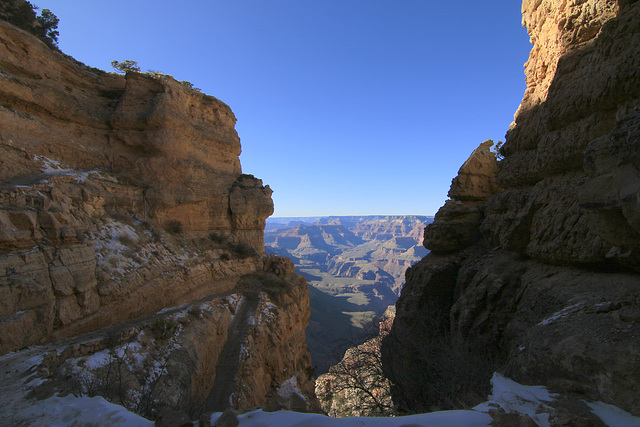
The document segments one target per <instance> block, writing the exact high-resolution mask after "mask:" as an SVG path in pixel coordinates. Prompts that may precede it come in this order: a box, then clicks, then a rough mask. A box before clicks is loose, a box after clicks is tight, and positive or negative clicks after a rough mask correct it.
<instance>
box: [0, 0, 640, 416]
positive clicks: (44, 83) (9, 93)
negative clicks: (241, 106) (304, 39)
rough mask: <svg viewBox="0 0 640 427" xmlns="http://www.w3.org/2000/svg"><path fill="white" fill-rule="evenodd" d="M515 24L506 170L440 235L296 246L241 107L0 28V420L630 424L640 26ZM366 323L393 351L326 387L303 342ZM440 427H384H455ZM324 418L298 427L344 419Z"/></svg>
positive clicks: (455, 206)
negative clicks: (523, 34) (332, 322)
mask: <svg viewBox="0 0 640 427" xmlns="http://www.w3.org/2000/svg"><path fill="white" fill-rule="evenodd" d="M20 1H21V0H14V3H17V2H20ZM522 13H523V24H524V25H525V26H526V28H527V31H528V33H529V35H530V38H531V42H532V44H533V48H532V50H531V53H530V57H529V60H528V61H527V63H526V64H525V74H526V80H527V89H526V91H525V93H524V97H523V100H522V103H521V105H520V107H519V108H518V111H517V112H516V114H515V118H514V122H513V123H512V125H511V127H510V128H509V130H508V133H507V136H506V141H505V143H504V144H503V145H502V146H501V147H500V148H499V150H498V151H499V156H498V158H499V159H498V158H497V157H496V154H495V153H494V152H492V151H491V147H492V145H493V142H492V141H485V142H483V143H481V144H480V145H479V146H478V148H477V149H476V150H475V151H474V152H473V153H471V155H470V157H469V159H468V160H467V161H466V162H465V163H464V164H463V165H462V167H461V168H460V170H459V171H458V175H457V176H456V177H455V178H454V179H453V181H452V184H451V188H450V191H449V193H448V197H449V199H448V200H447V201H446V202H445V204H444V206H442V208H441V209H440V210H439V211H438V213H437V214H436V216H435V218H434V219H433V221H431V219H432V218H427V217H417V216H415V217H326V218H320V217H319V218H313V219H308V218H297V219H289V220H290V221H294V222H292V223H290V224H288V225H287V223H286V222H279V219H272V220H270V222H267V218H268V217H269V216H270V215H272V214H273V211H274V207H273V201H272V199H271V194H272V191H271V189H270V188H269V186H267V185H264V184H263V182H262V181H261V180H260V179H258V178H256V177H254V176H252V175H249V174H245V173H243V171H242V168H241V166H240V160H239V155H240V152H241V145H240V139H239V137H238V134H237V133H236V130H235V124H236V118H235V115H234V114H233V112H232V111H231V109H230V107H229V106H227V105H226V104H225V103H223V102H222V101H220V100H218V99H216V98H214V97H212V96H209V95H205V94H202V93H200V92H198V91H195V90H193V89H191V88H190V87H189V86H188V85H185V84H182V83H181V82H178V81H176V80H175V79H173V78H172V77H171V76H167V75H163V74H160V73H138V72H129V73H127V74H126V75H117V74H113V73H105V72H103V71H101V70H97V69H93V68H90V67H87V66H85V65H83V64H81V63H79V62H77V61H75V60H74V59H73V58H70V57H68V56H66V55H64V54H63V53H61V52H59V51H57V50H55V49H52V48H51V46H49V45H47V44H45V43H43V42H42V41H41V40H39V39H38V38H36V37H34V36H33V35H31V34H29V33H28V32H25V31H23V30H21V29H19V28H17V27H15V26H14V25H12V24H10V23H7V22H4V21H1V20H0V122H1V123H2V127H1V128H0V404H1V405H2V407H3V421H4V422H6V423H7V424H10V425H48V422H49V421H50V420H51V417H52V416H53V414H54V413H55V412H56V411H63V410H66V411H71V412H67V414H71V415H68V416H70V417H71V419H73V420H81V419H83V418H82V417H83V413H82V409H83V408H86V407H88V406H90V407H91V408H93V409H92V410H93V411H98V408H106V409H104V412H102V413H101V415H100V417H101V418H100V422H103V423H104V424H107V425H109V424H110V423H111V424H117V423H118V422H120V421H121V418H119V417H121V416H122V415H119V414H121V413H120V412H118V411H119V409H118V410H115V409H113V408H114V407H115V405H113V406H109V405H110V404H107V403H106V402H105V400H104V399H103V397H104V398H106V399H107V400H109V401H111V402H113V403H115V404H117V405H120V406H121V407H124V408H126V410H127V411H130V412H135V413H137V414H139V415H141V416H143V417H146V418H148V419H153V420H155V421H156V424H157V425H190V424H191V423H192V421H193V420H198V421H199V422H200V425H210V424H216V423H217V424H218V425H221V424H223V422H222V420H224V419H225V418H226V419H227V421H225V422H228V423H230V424H233V425H235V424H234V423H233V421H236V422H237V420H238V419H237V418H236V416H235V415H234V412H233V411H235V413H241V412H246V414H244V415H242V416H240V417H238V418H239V419H240V420H241V422H242V425H251V423H252V422H256V420H258V419H266V418H261V417H268V416H271V414H279V415H277V416H282V417H285V416H288V415H283V414H290V413H288V412H272V411H278V410H281V409H285V410H290V411H296V412H314V411H320V403H319V402H318V401H317V399H316V396H315V393H317V394H318V397H319V398H320V399H321V400H322V402H321V403H322V408H323V409H324V410H325V411H326V412H327V413H330V414H331V415H334V416H345V415H390V414H392V415H404V414H416V413H423V412H431V411H437V410H448V409H460V408H466V410H464V411H452V412H450V413H449V414H450V415H451V414H453V413H454V412H455V413H456V414H455V415H456V416H459V417H458V418H455V419H456V420H458V421H456V422H455V423H454V424H457V425H464V422H462V421H460V420H463V419H464V420H467V422H468V423H469V424H473V425H498V426H500V425H504V426H510V425H527V426H531V425H552V426H556V425H557V426H562V425H592V426H600V425H603V424H607V425H615V424H611V423H612V421H607V419H609V420H611V418H606V417H604V418H603V417H602V416H601V414H602V413H603V411H604V410H603V408H608V409H607V410H608V411H610V412H609V413H617V414H620V413H621V412H622V411H626V412H625V414H624V417H625V418H624V420H626V421H625V422H627V423H628V424H629V425H634V424H633V423H636V424H637V423H638V419H639V417H640V371H639V370H638V367H640V334H639V332H638V331H640V267H639V266H640V71H639V70H640V2H638V1H634V0H570V1H566V0H562V1H561V0H524V1H523V3H522ZM417 196H418V195H416V197H417ZM425 223H429V224H428V225H427V227H426V228H425V229H424V234H421V233H422V231H421V230H422V227H424V224H425ZM421 243H423V245H424V249H423V248H421V247H420V246H419V245H420V244H421ZM265 247H266V248H267V250H268V252H270V253H265ZM427 251H428V252H429V253H428V254H427V253H426V252H427ZM287 257H288V258H291V259H287ZM420 258H422V259H421V260H420ZM291 260H293V262H292V261H291ZM416 261H417V262H416ZM414 262H416V263H415V265H413V266H411V267H410V265H411V264H413V263H414ZM296 268H297V271H296ZM405 269H406V275H405V276H404V279H403V273H404V270H405ZM299 273H300V274H299ZM329 276H331V279H329ZM403 282H404V285H403ZM354 283H355V285H354ZM309 284H310V285H311V286H309ZM398 295H399V299H398V301H397V304H396V310H395V314H394V312H393V310H386V311H385V310H384V309H386V303H387V301H390V300H393V299H395V297H396V296H398ZM336 297H337V298H336ZM314 298H316V300H315V301H314ZM350 299H351V301H349V300H350ZM337 300H339V302H338V301H337ZM364 300H367V301H366V303H365V304H363V305H362V306H363V307H365V308H366V310H364V311H363V310H361V311H360V312H359V313H365V312H366V311H375V310H380V313H377V312H376V313H374V314H382V311H385V314H384V316H383V317H382V322H381V323H380V325H379V330H378V335H377V336H375V337H373V338H371V339H370V340H367V341H365V342H363V343H361V344H359V345H357V346H355V347H353V348H351V349H349V350H347V351H346V354H345V356H344V357H343V358H342V360H341V361H339V363H338V364H336V365H334V366H333V367H329V366H325V367H323V369H324V370H326V371H327V374H326V375H323V376H322V377H320V379H319V380H318V382H317V384H316V383H314V379H313V376H314V367H313V364H314V363H313V362H312V358H311V355H310V352H309V348H308V347H307V342H306V341H307V340H309V342H310V346H313V345H315V344H313V331H314V329H315V331H316V332H318V331H320V332H321V333H318V334H317V337H318V338H317V340H316V344H317V343H318V342H325V343H326V341H327V340H331V339H332V338H327V336H323V335H322V334H323V333H324V332H322V330H321V328H320V329H319V328H318V324H317V323H316V324H314V320H313V319H314V318H313V311H314V310H315V308H314V307H317V309H318V311H320V309H321V308H323V307H324V309H326V310H325V313H324V315H325V317H327V318H329V317H331V314H333V315H334V317H336V318H337V317H338V316H336V314H344V313H343V312H349V311H350V310H351V309H353V308H354V307H353V306H354V305H355V306H358V307H360V306H359V305H358V304H356V302H358V301H361V302H362V301H364ZM377 300H379V304H377V305H376V304H373V303H371V302H372V301H374V302H375V301H377ZM316 301H317V302H319V304H318V305H314V304H315V302H316ZM369 305H370V306H369ZM373 305H376V306H375V310H369V309H370V308H373ZM331 310H333V311H331ZM352 311H353V312H355V310H352ZM310 319H311V322H310ZM338 320H345V319H338ZM346 320H347V324H348V325H349V327H352V326H353V325H354V324H356V323H358V322H359V325H360V326H362V323H363V321H364V317H362V316H361V315H358V316H347V317H346ZM329 329H330V328H329ZM325 331H326V328H325ZM310 337H311V338H310ZM315 351H317V350H315ZM341 369H343V370H342V371H341ZM354 374H355V375H354ZM345 378H346V379H345ZM350 380H358V381H361V383H360V384H362V383H364V384H365V385H366V387H365V389H364V390H361V391H358V392H355V391H354V390H355V388H356V387H357V385H356V386H353V385H349V384H348V383H347V385H346V386H345V385H344V384H345V383H346V382H348V381H350ZM512 380H515V381H517V382H518V383H520V384H535V385H537V387H534V386H522V385H520V384H518V383H515V382H514V381H512ZM542 386H544V387H542ZM491 387H493V389H492V388H491ZM370 390H373V391H374V392H373V393H371V394H369V396H368V397H367V393H368V392H369V391H370ZM371 396H373V397H374V400H373V401H371V400H370V399H369V398H370V397H371ZM505 396H507V397H509V398H511V399H512V401H508V400H507V397H505ZM367 399H369V400H367ZM514 401H516V402H517V403H518V404H520V406H517V405H516V404H515V403H513V402H514ZM78 402H84V403H82V405H87V406H84V407H83V406H74V405H80V403H78ZM527 405H529V406H527ZM256 407H260V408H263V409H264V410H265V412H263V411H261V410H258V411H251V412H247V411H249V410H251V409H255V408H256ZM470 408H473V409H470ZM611 408H613V409H611ZM73 411H75V412H73ZM96 413H97V412H93V414H96ZM212 414H213V415H212ZM443 414H444V413H443ZM443 414H440V415H439V414H438V413H434V414H427V415H429V416H425V417H424V418H416V417H409V418H402V417H393V418H390V419H388V420H382V421H380V420H372V421H371V423H372V424H375V425H385V424H383V423H385V422H386V423H387V424H386V425H419V424H427V423H429V422H435V423H437V422H440V423H441V425H452V423H451V420H453V419H454V418H445V415H443ZM129 415H131V414H129ZM129 415H127V417H128V416H129ZM131 417H133V415H131ZM308 417H309V418H296V419H294V418H290V419H289V420H290V421H288V422H289V423H291V424H296V423H303V422H309V423H311V422H313V423H316V424H314V425H327V423H330V422H332V421H335V420H329V421H326V420H324V419H323V420H319V419H318V418H316V417H319V415H313V416H312V415H309V416H308ZM312 417H313V418H312ZM463 417H464V418H463ZM130 419H134V418H130ZM312 419H313V420H314V421H309V420H312ZM617 419H618V420H620V419H622V418H617ZM446 420H449V421H446ZM67 421H69V420H67ZM93 421H95V420H91V422H93ZM79 422H80V421H79ZM354 422H358V423H359V422H361V421H360V420H356V421H354ZM378 423H379V424H378ZM447 423H448V424H447ZM490 423H491V424H490ZM150 424H151V422H150V421H148V420H145V419H143V418H141V417H137V418H135V419H134V421H131V424H130V425H150Z"/></svg>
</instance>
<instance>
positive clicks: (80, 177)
mask: <svg viewBox="0 0 640 427" xmlns="http://www.w3.org/2000/svg"><path fill="white" fill-rule="evenodd" d="M33 160H34V161H36V162H42V166H41V168H40V170H41V171H42V173H44V174H46V175H52V176H73V177H75V181H76V182H79V183H83V182H85V181H86V180H87V178H88V177H89V175H97V176H98V177H99V178H100V179H104V177H102V176H101V175H100V172H99V171H97V170H90V171H77V170H75V169H70V168H68V167H66V166H65V165H63V164H62V163H60V162H59V161H57V160H51V159H50V158H48V157H45V156H38V155H34V156H33ZM45 181H46V180H45Z"/></svg>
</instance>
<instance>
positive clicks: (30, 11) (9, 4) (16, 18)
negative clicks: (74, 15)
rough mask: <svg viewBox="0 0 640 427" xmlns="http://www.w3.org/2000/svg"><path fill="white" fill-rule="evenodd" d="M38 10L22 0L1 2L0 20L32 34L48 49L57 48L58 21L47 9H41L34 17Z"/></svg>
mask: <svg viewBox="0 0 640 427" xmlns="http://www.w3.org/2000/svg"><path fill="white" fill-rule="evenodd" d="M38 9H40V8H39V7H38V6H35V5H33V4H31V2H28V1H24V0H13V1H11V0H8V1H3V2H1V3H0V19H4V20H5V21H7V22H9V23H11V24H13V25H15V26H16V27H18V28H20V29H22V30H25V31H27V32H29V33H31V34H33V35H34V36H36V37H38V38H39V39H40V40H42V41H43V42H45V43H46V44H47V45H49V46H50V47H57V46H58V36H59V35H60V32H58V30H57V28H58V23H59V22H60V20H59V19H58V17H57V16H56V15H54V14H53V12H51V11H50V10H49V9H42V12H40V15H36V11H37V10H38Z"/></svg>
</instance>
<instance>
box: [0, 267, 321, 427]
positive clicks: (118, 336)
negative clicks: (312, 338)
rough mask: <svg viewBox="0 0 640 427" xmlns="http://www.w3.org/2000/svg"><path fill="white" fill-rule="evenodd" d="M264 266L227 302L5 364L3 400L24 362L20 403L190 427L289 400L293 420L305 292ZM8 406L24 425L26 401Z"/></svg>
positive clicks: (300, 392)
mask: <svg viewBox="0 0 640 427" xmlns="http://www.w3.org/2000/svg"><path fill="white" fill-rule="evenodd" d="M267 264H268V265H267V266H266V268H265V270H264V271H262V272H260V273H259V274H255V275H249V276H245V277H244V278H243V281H242V283H241V284H240V286H239V287H238V289H236V291H235V292H233V293H229V294H228V295H225V296H213V297H206V298H202V299H200V300H198V301H194V302H192V303H188V304H184V305H182V306H179V307H174V308H171V309H167V310H163V311H162V312H160V313H158V314H156V315H154V316H151V317H149V318H146V319H142V320H139V321H136V322H132V323H129V324H125V325H121V326H118V327H116V328H110V329H107V330H101V331H97V332H94V333H91V334H86V335H83V336H80V337H73V339H67V340H63V341H60V342H55V343H50V344H46V345H42V346H34V347H30V348H29V349H27V350H24V351H21V352H16V353H12V354H10V355H7V356H4V357H2V358H0V365H2V366H3V367H4V368H6V369H3V374H2V375H3V378H2V379H3V381H2V385H1V386H0V389H2V391H3V395H4V394H5V392H6V393H8V392H9V391H8V390H10V389H11V387H14V384H15V383H20V378H19V377H20V376H21V375H23V374H24V372H23V369H24V368H23V369H16V368H17V367H18V366H19V365H21V364H25V363H26V364H27V365H30V366H29V367H28V369H29V370H30V371H31V372H32V373H33V374H34V375H33V377H32V378H31V380H30V381H29V384H28V385H25V386H23V387H24V392H23V393H24V394H27V393H28V392H29V393H30V395H31V396H32V397H34V398H37V399H44V398H47V397H48V396H51V395H52V394H53V393H62V394H64V393H69V392H71V393H74V394H75V395H86V396H89V397H91V396H94V395H99V396H103V397H105V398H106V399H108V400H110V401H112V402H115V403H117V404H120V405H122V406H124V407H125V408H127V409H128V410H130V411H132V412H137V413H139V414H141V415H143V416H145V417H147V418H152V419H153V418H156V417H158V415H159V413H162V412H166V411H165V410H163V408H164V409H167V408H171V409H172V410H173V411H178V413H182V414H183V415H184V417H185V418H186V419H187V420H192V419H196V420H197V419H198V418H199V417H200V416H201V415H206V414H210V413H211V412H213V411H223V410H225V409H226V408H231V409H235V410H242V409H245V408H250V407H255V406H262V407H268V408H271V409H282V408H290V407H291V405H292V403H291V402H292V401H295V402H296V406H295V409H296V410H298V411H307V410H309V409H314V408H315V407H316V403H315V397H314V395H313V381H312V380H311V376H310V375H311V370H310V369H309V366H310V357H309V353H308V351H307V349H306V345H305V344H304V331H305V327H306V324H307V322H308V320H309V307H308V299H309V298H308V292H309V291H308V287H307V285H306V281H305V280H304V279H303V278H302V277H300V276H297V275H293V274H292V272H291V270H292V268H290V267H291V264H290V263H288V262H287V261H285V260H281V259H277V258H275V257H270V258H269V259H268V260H267ZM300 301H307V304H304V303H303V304H300ZM231 362H232V363H231ZM36 378H37V379H38V380H37V381H33V380H34V379H36ZM292 394H295V397H294V398H293V399H292ZM23 399H24V398H23ZM6 403H7V404H6V405H5V407H4V410H5V412H4V414H5V419H6V420H7V422H8V423H10V424H16V425H20V424H22V423H29V421H30V419H29V416H30V414H29V412H28V411H21V410H20V408H21V406H22V405H24V403H23V400H21V399H14V400H9V401H8V402H6ZM25 412H26V413H25Z"/></svg>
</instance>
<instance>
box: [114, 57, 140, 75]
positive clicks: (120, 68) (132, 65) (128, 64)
mask: <svg viewBox="0 0 640 427" xmlns="http://www.w3.org/2000/svg"><path fill="white" fill-rule="evenodd" d="M111 66H112V67H113V69H114V70H116V73H118V74H126V73H128V72H131V71H132V72H135V73H139V72H140V67H139V66H138V62H137V61H132V60H131V59H125V60H124V61H122V62H119V61H111Z"/></svg>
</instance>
